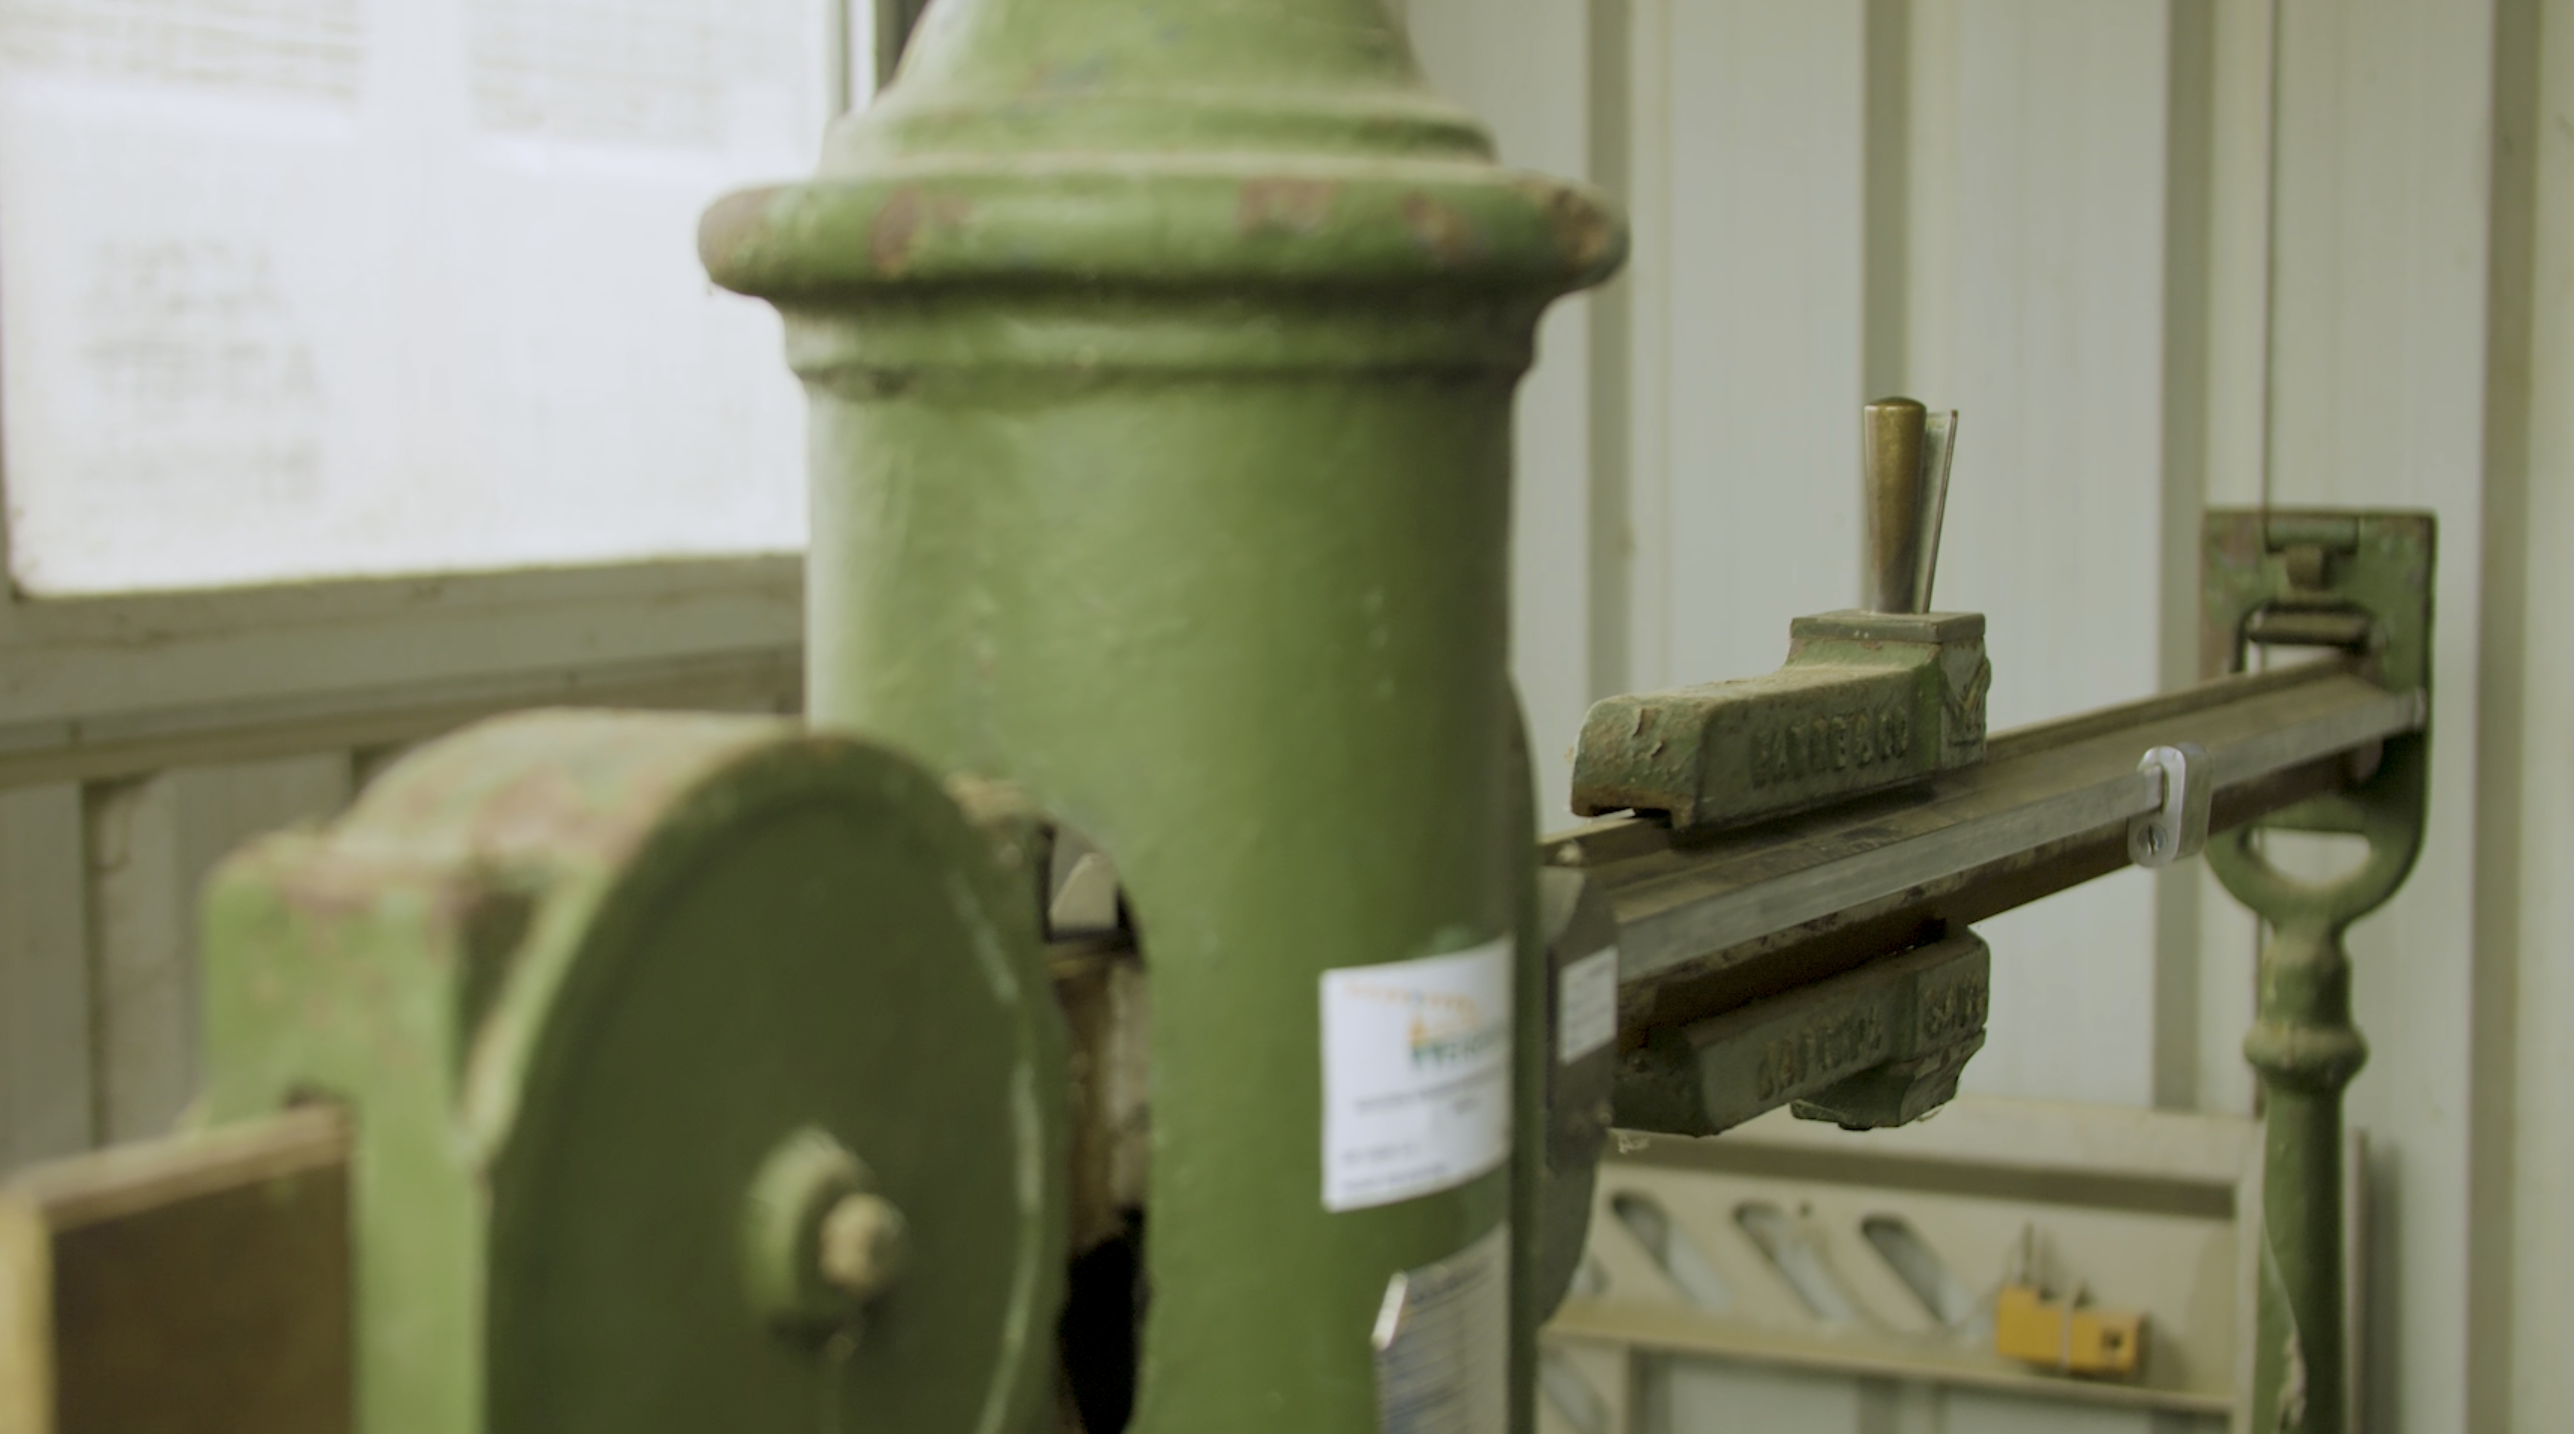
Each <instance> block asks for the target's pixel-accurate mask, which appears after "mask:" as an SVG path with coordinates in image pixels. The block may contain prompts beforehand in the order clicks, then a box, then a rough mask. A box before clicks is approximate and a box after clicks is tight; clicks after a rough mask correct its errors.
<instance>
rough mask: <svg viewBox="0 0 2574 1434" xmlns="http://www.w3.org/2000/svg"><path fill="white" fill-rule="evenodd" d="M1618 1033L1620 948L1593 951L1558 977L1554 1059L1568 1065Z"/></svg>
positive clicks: (1566, 968) (1609, 1040)
mask: <svg viewBox="0 0 2574 1434" xmlns="http://www.w3.org/2000/svg"><path fill="white" fill-rule="evenodd" d="M1617 1036H1618V948H1617V947H1615V946H1612V947H1609V948H1608V949H1607V950H1605V951H1594V952H1592V953H1591V954H1590V955H1588V956H1585V957H1583V958H1582V959H1581V960H1579V961H1576V962H1574V963H1573V964H1572V965H1570V966H1567V967H1565V968H1564V969H1563V970H1562V971H1559V972H1557V973H1556V976H1555V1058H1556V1059H1557V1060H1559V1061H1561V1062H1563V1063H1564V1064H1566V1065H1571V1064H1572V1063H1573V1062H1575V1061H1578V1060H1580V1059H1582V1058H1583V1057H1584V1056H1587V1055H1589V1054H1590V1053H1591V1052H1593V1051H1596V1050H1598V1049H1599V1048H1600V1047H1602V1046H1605V1045H1607V1044H1608V1043H1609V1042H1611V1041H1613V1040H1616V1039H1617Z"/></svg>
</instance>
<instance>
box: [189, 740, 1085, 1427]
mask: <svg viewBox="0 0 2574 1434" xmlns="http://www.w3.org/2000/svg"><path fill="white" fill-rule="evenodd" d="M1002 850H1003V848H1000V847H997V846H996V844H995V843H993V842H992V841H990V840H988V839H987V838H986V837H985V836H984V834H983V833H982V832H980V831H979V830H977V829H976V828H974V827H971V826H969V825H967V823H966V821H965V819H964V817H963V816H962V815H961V814H960V813H959V812H958V811H957V809H956V807H955V805H954V803H952V802H951V801H950V800H949V799H948V798H947V797H946V795H945V794H944V793H943V792H942V791H941V790H940V788H939V786H938V785H937V783H936V782H935V781H934V780H933V779H931V778H930V777H929V776H928V775H927V774H926V773H924V772H922V771H921V770H920V769H919V768H917V767H915V766H913V765H912V764H910V763H907V762H904V761H901V760H899V759H896V758H892V757H890V756H888V755H886V754H884V753H882V752H879V751H874V750H870V749H868V748H866V747H864V746H862V745H860V744H857V743H853V742H849V741H846V740H842V739H834V738H816V737H812V736H809V735H806V734H804V733H802V732H801V731H799V730H797V729H796V728H795V727H794V726H792V725H791V724H788V723H784V722H780V721H775V720H770V719H757V718H734V717H679V716H644V715H621V714H610V713H539V714H533V715H529V716H525V717H518V718H509V719H503V720H501V721H497V722H492V723H487V724H484V725H483V726H480V727H477V728H473V729H470V730H468V731H467V732H464V733H462V734H459V735H458V736H455V737H452V738H449V739H446V740H444V741H441V742H438V743H435V744H433V745H431V746H430V747H428V748H425V749H423V750H422V751H421V752H419V753H416V754H414V755H412V756H410V757H408V758H406V759H404V761H403V762H402V763H400V764H399V765H397V766H396V767H395V768H394V769H393V770H391V771H390V772H388V773H387V774H386V775H385V776H383V777H382V778H380V779H379V780H378V781H377V782H376V783H375V784H374V785H373V786H372V787H370V788H369V790H368V792H367V794H366V796H365V797H364V798H363V799H362V800H361V801H360V802H359V803H358V804H357V806H356V807H355V808H353V809H352V810H351V811H350V812H349V813H348V814H347V815H346V816H344V817H342V818H341V819H340V820H339V821H337V822H335V823H334V824H332V825H331V826H329V827H327V828H324V829H320V830H317V831H305V832H292V833H287V834H284V835H280V836H276V837H272V838H269V839H267V840H265V841H263V842H261V843H259V844H257V845H255V846H253V847H251V848H249V849H248V850H246V851H245V852H243V853H242V854H240V855H238V856H236V857H234V858H233V859H232V860H231V861H230V862H229V863H228V864H227V865H226V866H225V867H224V868H223V869H222V870H221V872H220V873H219V874H218V876H217V878H216V880H215V882H214V884H213V886H212V888H211V891H210V895H209V899H208V912H207V926H206V930H207V943H206V952H207V955H206V960H207V977H206V979H207V987H206V991H207V1034H208V1077H209V1084H208V1091H207V1108H208V1115H209V1117H210V1118H211V1119H213V1120H215V1121H226V1120H234V1119H241V1118H247V1117H251V1116H255V1115H257V1114H259V1113H262V1112H264V1111H268V1110H273V1109H275V1108H277V1107H278V1106H279V1105H281V1104H284V1103H287V1102H289V1101H291V1100H294V1099H298V1098H302V1097H307V1096H318V1097H324V1098H331V1099H336V1100H340V1101H344V1102H346V1103H347V1104H348V1105H349V1106H350V1108H351V1110H352V1111H353V1113H354V1116H355V1121H356V1128H357V1131H358V1138H357V1145H356V1148H355V1151H354V1160H353V1167H352V1170H353V1174H352V1181H353V1192H354V1197H355V1207H354V1224H355V1228H356V1231H357V1235H356V1238H357V1250H356V1260H355V1268H356V1272H357V1281H358V1301H357V1309H358V1330H359V1342H358V1350H357V1358H358V1380H357V1385H358V1391H359V1410H358V1414H359V1424H358V1427H359V1429H360V1430H361V1431H362V1434H484V1431H491V1434H520V1431H526V1432H527V1434H535V1431H544V1434H659V1431H668V1434H683V1431H690V1434H693V1432H694V1431H703V1430H710V1429H762V1430H792V1429H811V1430H833V1431H842V1430H845V1431H880V1434H908V1431H919V1430H928V1429H952V1430H969V1429H971V1430H987V1431H995V1434H1001V1431H1015V1430H1020V1429H1025V1428H1028V1427H1030V1424H1031V1421H1032V1420H1035V1419H1039V1418H1042V1417H1043V1416H1044V1414H1045V1413H1046V1411H1048V1410H1050V1408H1051V1401H1052V1388H1053V1339H1052V1334H1053V1328H1052V1322H1053V1317H1054V1310H1055V1306H1056V1303H1057V1301H1058V1299H1059V1297H1060V1285H1061V1280H1062V1273H1063V1258H1064V1252H1063V1242H1064V1197H1063V1184H1062V1168H1063V1161H1064V1158H1065V1154H1064V1139H1065V1132H1064V1128H1063V1121H1064V1116H1063V1110H1064V1101H1065V1096H1064V1093H1063V1088H1062V1084H1061V1081H1062V1065H1063V1060H1064V1056H1063V1049H1062V1036H1061V1033H1060V1031H1059V1029H1058V1018H1057V1016H1056V1014H1055V1010H1054V1006H1053V997H1052V991H1051V988H1050V987H1049V986H1048V984H1047V982H1046V977H1045V971H1044V966H1043V963H1042V961H1041V960H1040V958H1039V955H1038V948H1037V944H1036V932H1035V930H1034V918H1033V913H1032V911H1031V903H1030V902H1029V901H1028V900H1027V892H1026V883H1025V880H1024V875H1023V874H1014V873H1011V872H1009V871H1008V870H1006V869H1005V863H1004V861H1003V859H1002V857H1001V856H1000V855H997V854H996V853H998V852H1000V851H1002ZM804 1132H820V1133H822V1134H824V1135H827V1136H828V1137H830V1138H831V1139H832V1140H835V1141H837V1142H838V1143H839V1144H840V1145H841V1146H844V1147H845V1148H846V1149H847V1150H848V1151H849V1152H851V1153H853V1154H855V1155H856V1156H857V1157H858V1158H859V1159H860V1160H862V1161H863V1162H864V1163H865V1166H866V1167H867V1171H868V1174H869V1176H870V1177H871V1178H872V1180H873V1182H874V1184H875V1187H876V1189H878V1190H879V1191H880V1192H882V1193H883V1194H884V1195H885V1196H886V1197H887V1198H889V1199H891V1200H893V1201H894V1202H895V1203H896V1204H897V1205H898V1206H901V1207H903V1208H904V1209H905V1211H906V1213H907V1214H908V1215H909V1217H910V1229H911V1234H912V1243H913V1248H914V1256H915V1259H916V1260H917V1261H918V1264H919V1267H920V1268H921V1269H923V1270H925V1271H933V1272H935V1275H936V1277H935V1278H924V1279H906V1280H904V1281H902V1282H900V1283H898V1284H897V1285H895V1286H894V1287H893V1288H892V1289H891V1290H890V1291H889V1292H888V1293H886V1294H885V1295H883V1296H882V1297H881V1298H879V1299H878V1300H877V1301H876V1302H875V1303H874V1304H872V1305H870V1306H868V1307H867V1308H866V1310H865V1312H864V1322H863V1324H842V1325H834V1324H831V1323H830V1322H828V1321H825V1322H822V1323H818V1324H808V1325H804V1326H799V1327H796V1328H780V1327H776V1326H774V1325H773V1324H772V1323H771V1322H770V1321H769V1320H767V1319H764V1318H763V1317H762V1316H761V1315H759V1314H758V1313H755V1311H754V1309H753V1307H752V1300H751V1297H750V1293H749V1286H750V1285H751V1283H752V1281H751V1280H750V1279H749V1278H747V1276H748V1273H749V1272H748V1271H746V1268H745V1260H746V1253H747V1252H746V1249H745V1245H746V1240H745V1227H746V1216H747V1214H748V1205H747V1202H748V1201H749V1199H750V1198H751V1195H752V1187H753V1184H754V1179H755V1177H756V1176H757V1175H758V1174H759V1172H760V1170H761V1169H762V1167H763V1165H764V1163H767V1162H768V1161H769V1158H770V1157H771V1155H772V1153H773V1152H775V1151H777V1150H778V1149H779V1148H780V1147H781V1146H782V1145H783V1144H786V1143H788V1142H790V1141H791V1140H793V1139H794V1138H796V1137H797V1136H799V1134H800V1133H804ZM835 1336H837V1337H835Z"/></svg>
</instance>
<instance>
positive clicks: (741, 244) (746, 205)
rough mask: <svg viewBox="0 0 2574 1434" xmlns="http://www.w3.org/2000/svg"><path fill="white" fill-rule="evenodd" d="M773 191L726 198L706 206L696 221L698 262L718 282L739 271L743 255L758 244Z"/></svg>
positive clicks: (773, 196) (747, 191) (765, 190)
mask: <svg viewBox="0 0 2574 1434" xmlns="http://www.w3.org/2000/svg"><path fill="white" fill-rule="evenodd" d="M777 195H778V190H777V189H776V188H775V187H770V188H766V189H745V190H741V191H739V192H737V193H733V194H727V195H725V196H724V197H723V198H721V199H718V200H716V201H715V202H714V203H713V204H711V205H709V206H707V209H706V213H705V214H704V215H703V216H702V217H700V218H699V219H698V221H697V258H698V262H700V263H702V264H704V265H705V266H706V270H707V272H708V273H709V274H712V275H714V276H715V279H716V281H717V282H719V283H720V282H722V281H723V279H724V277H725V276H726V275H728V274H731V273H733V272H734V271H735V270H736V269H737V268H738V267H739V261H740V259H741V257H742V256H743V251H744V250H746V249H749V248H752V247H753V246H755V245H756V244H757V243H758V242H759V238H760V234H761V232H762V231H763V230H765V229H766V228H767V227H768V217H769V201H770V200H772V199H774V198H776V197H777Z"/></svg>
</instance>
